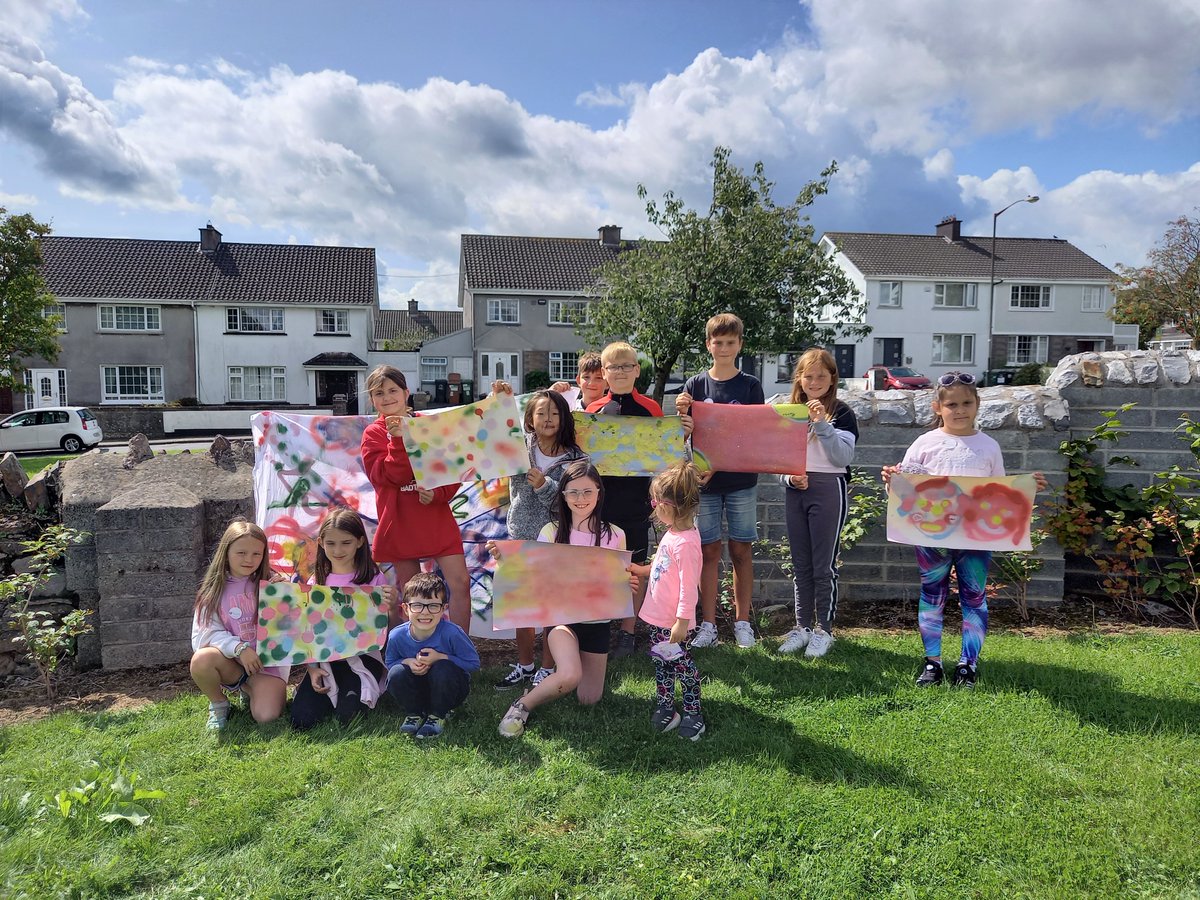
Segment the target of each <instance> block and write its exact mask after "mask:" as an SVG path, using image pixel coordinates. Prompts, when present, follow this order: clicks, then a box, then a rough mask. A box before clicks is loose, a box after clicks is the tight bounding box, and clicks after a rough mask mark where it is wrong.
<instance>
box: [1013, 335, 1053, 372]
mask: <svg viewBox="0 0 1200 900" xmlns="http://www.w3.org/2000/svg"><path fill="white" fill-rule="evenodd" d="M1049 358H1050V338H1049V337H1047V336H1046V335H1044V334H1041V335H1036V336H1030V335H1025V334H1022V335H1016V334H1014V335H1011V336H1010V337H1009V339H1008V361H1007V362H1006V363H1005V365H1009V366H1023V365H1025V364H1026V363H1045V362H1046V361H1047V360H1048V359H1049Z"/></svg>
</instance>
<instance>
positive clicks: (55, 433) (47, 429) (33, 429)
mask: <svg viewBox="0 0 1200 900" xmlns="http://www.w3.org/2000/svg"><path fill="white" fill-rule="evenodd" d="M103 439H104V431H103V430H102V429H101V428H100V421H99V420H98V419H97V418H96V417H95V416H94V415H93V414H92V411H91V410H90V409H88V408H86V407H83V406H43V407H41V408H40V409H27V410H25V411H24V412H19V413H13V414H12V415H11V416H9V417H8V418H7V419H5V420H4V421H2V422H0V453H7V452H8V451H10V450H12V451H14V452H20V451H22V450H57V449H59V448H60V447H61V448H62V449H63V450H65V451H66V452H67V453H78V452H79V451H80V450H83V449H84V448H85V447H94V446H95V445H96V444H99V443H100V441H102V440H103Z"/></svg>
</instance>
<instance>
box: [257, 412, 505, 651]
mask: <svg viewBox="0 0 1200 900" xmlns="http://www.w3.org/2000/svg"><path fill="white" fill-rule="evenodd" d="M372 421H373V418H372V417H371V416H301V415H294V414H292V413H289V412H276V411H271V412H261V413H256V414H255V415H253V416H251V417H250V425H251V429H252V430H253V432H254V444H255V455H254V520H255V521H256V522H257V523H258V524H259V525H261V526H262V528H263V530H264V531H265V532H266V533H267V547H268V550H269V552H270V555H271V568H273V569H274V570H275V571H276V572H281V573H283V574H284V575H289V576H294V577H296V578H298V579H299V580H302V581H308V580H310V579H311V578H312V574H313V563H314V561H315V560H316V556H317V529H318V528H320V526H321V519H322V518H324V516H325V514H326V512H328V511H329V509H330V507H332V506H345V507H348V508H350V509H353V510H355V511H356V512H357V513H358V514H359V516H361V517H362V520H363V524H364V525H365V526H366V529H367V535H368V537H372V536H373V535H374V534H375V525H376V512H375V489H374V488H373V487H371V482H370V481H369V480H368V479H367V473H366V472H364V471H363V467H362V459H361V457H360V456H359V446H360V444H361V443H362V435H363V431H364V430H365V429H366V427H367V426H368V425H369V424H370V423H371V422H372ZM450 511H451V512H452V513H453V514H454V518H455V520H456V521H457V522H458V527H459V530H460V531H461V532H462V538H463V553H464V554H465V556H466V561H467V572H468V573H469V574H470V576H471V611H472V615H471V633H472V634H473V635H476V636H487V637H496V636H497V635H496V633H495V631H494V630H493V629H492V617H491V606H492V573H493V572H495V569H496V564H495V561H494V560H493V559H492V557H491V555H490V554H489V553H488V552H487V549H486V548H485V544H486V543H487V542H488V541H491V540H501V539H504V538H507V537H508V525H507V517H508V479H507V478H494V479H489V480H486V481H472V482H470V483H469V484H464V485H463V486H462V488H461V489H460V490H459V492H458V493H457V494H456V495H455V496H454V498H453V499H452V500H451V501H450ZM425 568H426V569H427V570H432V569H434V568H435V566H434V564H433V563H432V561H429V562H426V563H425Z"/></svg>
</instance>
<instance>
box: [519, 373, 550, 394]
mask: <svg viewBox="0 0 1200 900" xmlns="http://www.w3.org/2000/svg"><path fill="white" fill-rule="evenodd" d="M550 384H551V382H550V373H549V372H546V371H544V370H542V369H534V370H533V371H532V372H526V373H525V390H527V391H540V390H541V389H542V388H548V387H550Z"/></svg>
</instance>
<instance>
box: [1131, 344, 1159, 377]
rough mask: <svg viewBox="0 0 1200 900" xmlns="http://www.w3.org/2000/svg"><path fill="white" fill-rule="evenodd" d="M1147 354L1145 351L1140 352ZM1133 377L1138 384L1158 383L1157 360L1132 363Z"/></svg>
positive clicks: (1140, 360)
mask: <svg viewBox="0 0 1200 900" xmlns="http://www.w3.org/2000/svg"><path fill="white" fill-rule="evenodd" d="M1139 352H1143V353H1144V352H1145V351H1139ZM1132 365H1133V377H1134V378H1135V379H1136V380H1137V383H1138V384H1154V383H1156V382H1157V381H1158V373H1159V366H1158V360H1157V359H1136V360H1134V361H1133V362H1132Z"/></svg>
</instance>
